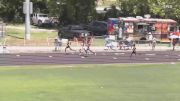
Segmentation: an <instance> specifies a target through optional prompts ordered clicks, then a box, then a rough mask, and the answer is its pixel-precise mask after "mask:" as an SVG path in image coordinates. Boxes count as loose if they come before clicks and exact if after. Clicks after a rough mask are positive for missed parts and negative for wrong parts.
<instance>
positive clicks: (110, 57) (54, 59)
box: [0, 51, 180, 66]
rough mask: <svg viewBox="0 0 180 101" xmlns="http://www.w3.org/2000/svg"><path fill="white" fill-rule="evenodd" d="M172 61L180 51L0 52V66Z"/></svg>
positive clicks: (179, 59)
mask: <svg viewBox="0 0 180 101" xmlns="http://www.w3.org/2000/svg"><path fill="white" fill-rule="evenodd" d="M164 62H166V63H167V62H168V63H172V62H180V51H175V52H174V51H153V52H150V51H148V52H137V55H136V56H132V57H130V52H99V53H97V55H96V56H95V55H88V56H87V57H85V56H79V55H78V53H69V54H64V53H33V54H32V53H31V54H30V53H29V54H0V66H7V65H8V66H11V65H61V64H113V63H164Z"/></svg>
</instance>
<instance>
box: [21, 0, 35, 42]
mask: <svg viewBox="0 0 180 101" xmlns="http://www.w3.org/2000/svg"><path fill="white" fill-rule="evenodd" d="M23 13H24V14H25V35H24V38H25V40H30V39H31V24H30V14H32V13H33V4H32V2H30V0H26V1H25V2H24V3H23Z"/></svg>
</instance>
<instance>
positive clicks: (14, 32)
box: [7, 28, 57, 40]
mask: <svg viewBox="0 0 180 101" xmlns="http://www.w3.org/2000/svg"><path fill="white" fill-rule="evenodd" d="M24 32H25V31H24V30H23V29H15V28H7V34H8V35H9V36H11V38H20V39H23V38H24ZM56 36H57V32H52V31H34V30H32V32H31V38H32V39H34V40H39V39H45V40H46V39H47V37H56Z"/></svg>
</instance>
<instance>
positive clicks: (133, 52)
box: [130, 44, 136, 57]
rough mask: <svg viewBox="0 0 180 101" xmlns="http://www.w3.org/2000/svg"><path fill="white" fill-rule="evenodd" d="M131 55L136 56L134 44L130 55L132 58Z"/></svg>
mask: <svg viewBox="0 0 180 101" xmlns="http://www.w3.org/2000/svg"><path fill="white" fill-rule="evenodd" d="M133 54H134V55H136V45H135V44H133V49H132V53H131V56H130V57H132V55H133Z"/></svg>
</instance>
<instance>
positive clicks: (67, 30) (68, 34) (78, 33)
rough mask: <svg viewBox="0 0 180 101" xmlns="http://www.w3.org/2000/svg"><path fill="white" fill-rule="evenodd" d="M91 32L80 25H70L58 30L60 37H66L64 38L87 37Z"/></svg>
mask: <svg viewBox="0 0 180 101" xmlns="http://www.w3.org/2000/svg"><path fill="white" fill-rule="evenodd" d="M90 34H91V33H90V31H88V30H85V29H84V28H83V27H82V26H80V25H68V26H66V27H63V28H61V29H59V31H58V36H59V38H64V39H74V38H75V37H76V38H79V37H85V36H88V35H90Z"/></svg>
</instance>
